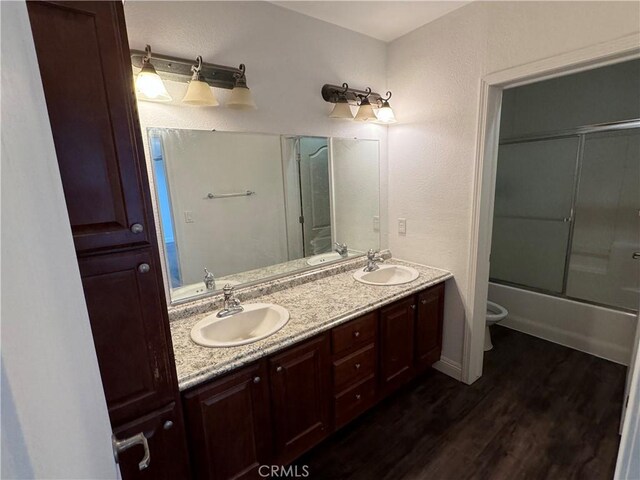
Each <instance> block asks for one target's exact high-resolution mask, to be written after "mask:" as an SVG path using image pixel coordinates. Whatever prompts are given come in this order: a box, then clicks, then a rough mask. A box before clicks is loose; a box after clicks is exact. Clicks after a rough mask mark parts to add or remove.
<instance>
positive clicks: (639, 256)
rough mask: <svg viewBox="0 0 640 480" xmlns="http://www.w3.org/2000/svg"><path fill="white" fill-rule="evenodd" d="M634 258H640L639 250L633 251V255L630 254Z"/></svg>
mask: <svg viewBox="0 0 640 480" xmlns="http://www.w3.org/2000/svg"><path fill="white" fill-rule="evenodd" d="M631 257H632V258H633V259H634V260H638V259H639V258H640V252H633V255H632V256H631Z"/></svg>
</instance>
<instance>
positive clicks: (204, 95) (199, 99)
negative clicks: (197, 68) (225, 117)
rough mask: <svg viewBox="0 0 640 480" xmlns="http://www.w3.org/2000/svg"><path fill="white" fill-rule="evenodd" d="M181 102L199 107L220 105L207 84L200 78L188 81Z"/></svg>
mask: <svg viewBox="0 0 640 480" xmlns="http://www.w3.org/2000/svg"><path fill="white" fill-rule="evenodd" d="M182 103H186V104H187V105H194V106H199V107H217V106H218V105H220V103H218V100H217V99H216V97H215V95H214V94H213V90H211V87H209V84H208V83H207V82H203V81H202V80H191V81H190V82H189V87H187V93H185V95H184V98H183V99H182Z"/></svg>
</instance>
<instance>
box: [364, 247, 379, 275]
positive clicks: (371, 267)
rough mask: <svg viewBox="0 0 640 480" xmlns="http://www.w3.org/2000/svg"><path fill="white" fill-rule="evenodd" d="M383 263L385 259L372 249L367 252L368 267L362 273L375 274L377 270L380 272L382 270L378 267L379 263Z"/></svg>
mask: <svg viewBox="0 0 640 480" xmlns="http://www.w3.org/2000/svg"><path fill="white" fill-rule="evenodd" d="M382 262H384V258H382V255H380V252H378V251H377V250H374V249H373V248H371V249H369V251H368V252H367V265H366V267H364V268H363V269H362V271H363V272H373V271H375V270H378V269H379V268H380V267H379V266H378V263H382Z"/></svg>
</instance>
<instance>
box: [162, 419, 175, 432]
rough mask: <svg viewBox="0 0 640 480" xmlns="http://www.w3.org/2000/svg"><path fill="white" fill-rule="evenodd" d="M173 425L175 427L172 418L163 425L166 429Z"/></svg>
mask: <svg viewBox="0 0 640 480" xmlns="http://www.w3.org/2000/svg"><path fill="white" fill-rule="evenodd" d="M172 427H173V422H172V421H171V420H167V421H166V422H164V425H163V426H162V428H164V429H165V430H171V428H172Z"/></svg>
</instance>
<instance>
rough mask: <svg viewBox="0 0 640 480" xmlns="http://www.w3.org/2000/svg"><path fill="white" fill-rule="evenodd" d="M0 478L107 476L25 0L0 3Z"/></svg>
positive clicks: (106, 437)
mask: <svg viewBox="0 0 640 480" xmlns="http://www.w3.org/2000/svg"><path fill="white" fill-rule="evenodd" d="M0 8H1V15H2V93H3V95H2V183H1V190H2V193H1V195H2V199H1V201H2V237H1V245H2V246H1V252H2V278H1V282H2V293H1V302H2V429H1V430H2V438H1V439H2V458H1V463H2V473H1V476H2V478H65V479H70V478H101V479H102V478H104V479H107V478H116V466H115V463H114V461H113V454H112V452H111V428H110V426H109V419H108V415H107V407H106V402H105V398H104V393H103V390H102V383H101V381H100V374H99V371H98V363H97V359H96V354H95V350H94V346H93V339H92V337H91V330H90V325H89V317H88V315H87V309H86V306H85V302H84V296H83V293H82V285H81V283H80V274H79V272H78V264H77V261H76V256H75V251H74V247H73V242H72V238H71V228H70V226H69V219H68V217H67V210H66V207H65V202H64V197H63V193H62V183H61V180H60V173H59V171H58V163H57V161H56V157H55V151H54V146H53V139H52V136H51V129H50V127H49V118H48V115H47V109H46V105H45V101H44V94H43V91H42V84H41V81H40V74H39V70H38V65H37V60H36V54H35V49H34V46H33V40H32V37H31V29H30V26H29V20H28V17H27V10H26V8H25V4H24V2H2V6H1V7H0Z"/></svg>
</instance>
